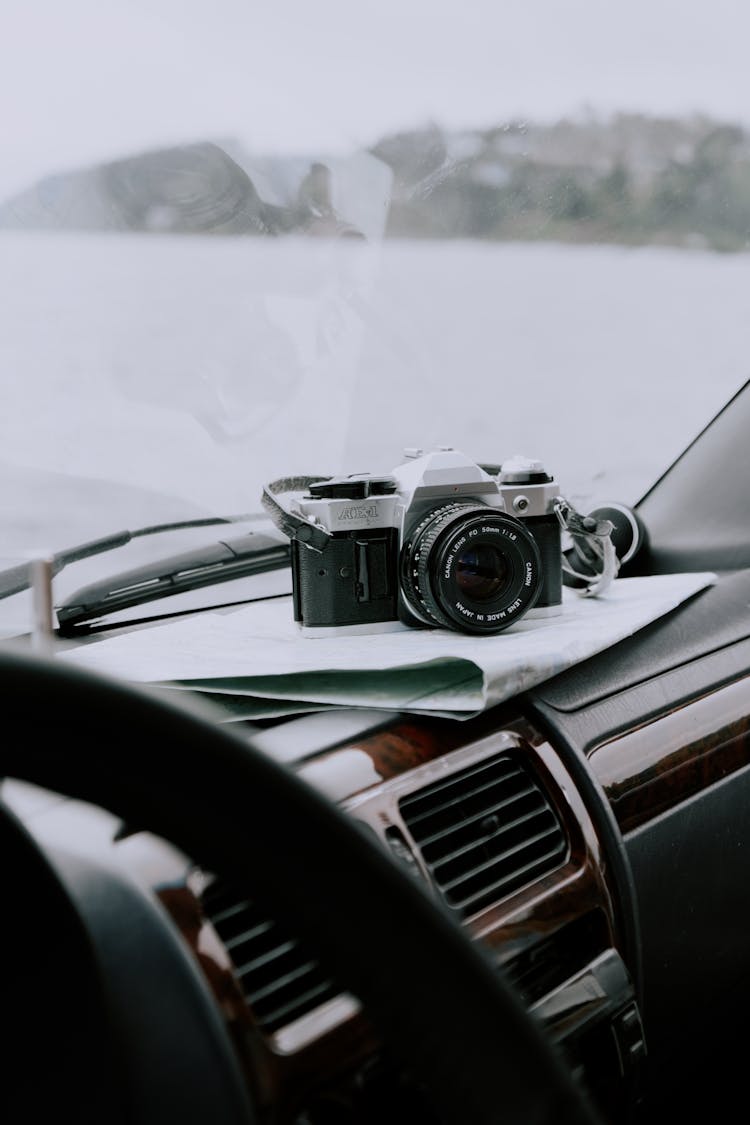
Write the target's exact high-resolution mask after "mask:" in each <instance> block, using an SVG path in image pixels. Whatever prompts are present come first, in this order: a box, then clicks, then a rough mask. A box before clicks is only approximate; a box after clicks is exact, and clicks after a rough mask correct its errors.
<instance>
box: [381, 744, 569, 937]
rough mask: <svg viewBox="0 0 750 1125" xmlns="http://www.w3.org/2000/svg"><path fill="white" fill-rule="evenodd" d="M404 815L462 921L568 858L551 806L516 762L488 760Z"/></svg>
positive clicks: (412, 800) (416, 800)
mask: <svg viewBox="0 0 750 1125" xmlns="http://www.w3.org/2000/svg"><path fill="white" fill-rule="evenodd" d="M399 809H400V811H401V815H402V817H403V819H404V823H405V824H406V826H407V828H408V829H409V832H410V833H411V835H412V838H413V840H414V842H415V843H416V844H417V846H418V848H419V850H420V852H421V855H422V859H423V860H424V863H425V865H426V867H427V869H428V870H429V872H430V875H431V876H432V879H433V881H434V883H435V885H436V886H437V888H438V889H439V890H440V892H441V894H442V895H443V898H444V899H445V901H446V902H447V903H448V905H449V906H450V907H451V908H452V909H454V910H455V911H457V912H458V913H459V914H460V915H461V917H463V918H468V917H469V916H470V915H472V914H476V913H477V912H478V911H479V910H482V909H484V908H485V907H487V906H490V905H492V904H494V903H496V902H499V901H500V899H502V898H505V897H506V896H507V895H509V894H512V893H514V892H515V891H517V890H519V889H520V888H521V887H524V886H526V885H527V884H528V883H530V882H532V881H533V880H535V879H538V878H540V877H541V876H543V875H546V874H547V873H548V872H549V871H552V870H554V869H555V868H556V867H559V866H560V864H562V863H563V862H564V861H565V859H566V858H567V854H568V845H567V840H566V838H565V834H564V832H563V829H562V825H561V824H560V821H559V820H558V818H557V816H556V814H555V812H554V811H553V809H552V806H551V804H550V802H549V801H548V800H547V798H546V797H545V795H544V793H543V792H542V790H541V788H540V787H539V784H538V782H537V781H536V780H535V778H534V777H533V776H532V774H531V773H530V772H529V771H528V770H527V769H526V768H525V767H524V765H523V764H522V763H521V762H520V761H519V760H518V759H517V758H516V757H515V756H513V755H511V754H506V753H503V754H497V755H494V756H492V757H490V758H484V759H483V760H482V761H479V762H475V763H473V764H472V765H471V766H467V767H466V768H464V769H461V770H458V771H457V772H456V773H453V774H451V775H450V776H449V777H444V778H441V779H440V780H439V781H435V782H432V783H431V784H430V785H427V786H425V788H423V789H419V790H417V791H416V792H414V793H409V794H408V795H407V796H405V797H402V798H401V800H400V801H399Z"/></svg>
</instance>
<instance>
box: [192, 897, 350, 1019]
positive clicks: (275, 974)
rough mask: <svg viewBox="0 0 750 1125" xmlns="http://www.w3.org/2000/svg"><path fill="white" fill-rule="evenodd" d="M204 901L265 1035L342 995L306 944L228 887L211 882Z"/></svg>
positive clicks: (205, 912)
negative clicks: (265, 1032)
mask: <svg viewBox="0 0 750 1125" xmlns="http://www.w3.org/2000/svg"><path fill="white" fill-rule="evenodd" d="M201 901H202V904H203V911H204V914H205V916H206V918H207V919H208V920H209V921H210V922H211V924H212V925H213V927H214V929H215V930H216V932H217V933H218V935H219V937H220V938H221V939H222V941H223V943H224V945H225V947H226V949H227V952H228V953H229V956H230V957H231V959H232V963H233V965H234V969H235V976H236V977H237V979H238V981H239V983H240V986H241V988H242V990H243V992H244V995H245V999H246V1000H247V1002H248V1004H249V1005H250V1007H251V1008H252V1010H253V1013H254V1015H255V1018H256V1020H257V1021H258V1023H259V1024H260V1026H261V1027H262V1028H263V1030H264V1031H267V1032H273V1031H276V1030H278V1029H279V1028H280V1027H284V1026H286V1025H287V1024H289V1023H291V1022H292V1021H293V1020H296V1019H299V1018H300V1016H303V1015H306V1014H307V1013H308V1012H311V1011H313V1010H314V1009H315V1008H317V1007H318V1006H319V1005H320V1004H323V1003H325V1001H327V1000H330V999H332V998H333V997H334V996H338V995H340V993H341V989H340V988H337V987H336V985H335V984H333V982H332V981H330V980H328V978H327V977H326V976H325V974H324V973H323V971H322V969H321V968H320V966H319V964H318V962H317V961H316V959H315V957H314V956H312V955H311V954H310V952H309V951H308V950H307V949H306V948H305V946H304V944H303V943H302V942H300V941H297V940H295V939H294V938H292V937H291V936H290V935H288V934H287V933H286V932H285V930H284V929H283V928H282V927H281V926H280V925H279V924H278V923H277V922H274V921H272V919H270V918H269V917H268V915H267V914H265V913H264V912H263V911H261V910H260V909H259V908H258V907H257V905H256V904H255V903H253V902H250V901H249V900H248V899H246V898H243V897H242V896H241V895H239V894H237V893H235V891H234V890H233V888H231V887H230V886H228V885H227V884H226V883H222V882H220V881H219V880H217V881H215V882H214V883H212V884H211V885H210V886H209V887H208V888H207V889H206V890H205V891H204V892H203V894H202V896H201Z"/></svg>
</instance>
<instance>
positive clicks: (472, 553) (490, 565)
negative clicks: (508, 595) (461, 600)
mask: <svg viewBox="0 0 750 1125" xmlns="http://www.w3.org/2000/svg"><path fill="white" fill-rule="evenodd" d="M512 573H513V569H512V567H511V566H510V564H509V562H508V556H507V554H506V553H505V551H501V550H499V549H498V548H497V547H496V546H495V545H494V544H492V543H484V544H482V546H480V547H473V548H471V549H470V550H467V551H462V552H461V554H460V555H459V556H458V559H457V560H456V585H457V586H458V588H459V590H460V591H461V593H463V594H466V596H467V598H470V599H471V601H474V602H489V601H492V600H493V599H494V598H497V597H499V596H500V594H501V593H502V592H503V590H504V588H505V587H506V586H507V585H508V581H509V579H510V577H511V574H512Z"/></svg>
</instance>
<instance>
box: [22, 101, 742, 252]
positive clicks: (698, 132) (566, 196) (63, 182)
mask: <svg viewBox="0 0 750 1125" xmlns="http://www.w3.org/2000/svg"><path fill="white" fill-rule="evenodd" d="M369 155H370V156H375V157H377V158H378V160H379V161H381V162H382V163H381V164H380V165H379V166H380V167H381V168H383V165H387V167H388V169H389V170H390V173H391V175H392V185H393V186H392V193H391V202H390V210H389V213H388V218H387V225H386V228H385V233H386V236H389V237H396V238H431V239H434V238H477V239H491V240H557V241H575V242H589V243H591V242H610V243H611V242H616V243H625V244H633V245H639V244H647V243H648V244H669V245H680V246H694V247H705V248H710V249H713V250H722V251H739V250H747V249H748V248H750V135H749V134H748V132H747V131H746V130H744V129H743V128H741V127H740V126H738V125H735V124H731V123H727V122H721V121H715V120H711V119H709V118H705V117H691V118H687V119H663V118H649V117H645V116H640V115H632V114H631V115H619V116H615V117H612V118H609V119H606V120H598V119H593V118H592V119H590V120H577V121H568V120H563V121H559V122H557V123H555V124H551V125H541V124H533V123H520V122H506V123H502V124H499V125H497V126H496V127H494V128H490V129H475V130H464V131H461V132H455V131H447V130H444V129H442V128H440V127H439V126H438V125H432V126H429V127H426V128H422V129H416V130H412V131H410V132H404V133H399V134H393V135H390V136H385V137H383V138H381V139H380V140H379V141H378V142H377V143H376V144H374V145H373V146H372V147H371V148H370V150H369ZM258 169H259V170H260V171H259V173H258V174H256V170H258ZM384 171H385V169H384ZM331 186H332V182H331V171H330V168H329V167H328V166H327V165H326V164H324V163H322V162H317V161H313V162H311V161H310V160H308V159H306V158H303V157H295V158H290V159H286V160H285V159H282V158H276V159H273V160H269V159H264V158H262V157H258V158H249V157H248V156H247V154H244V153H242V150H241V148H240V147H239V146H236V145H234V146H233V145H232V144H231V143H227V144H224V143H214V142H209V141H206V142H204V143H198V144H194V145H183V146H175V147H173V148H164V149H160V150H157V151H155V152H146V153H137V154H132V155H129V156H125V157H123V158H122V159H121V160H117V161H112V162H109V163H106V164H101V165H97V166H95V167H92V168H86V169H81V170H78V171H74V172H71V173H66V174H63V175H59V176H50V177H47V178H45V179H43V180H41V181H39V182H38V183H37V184H34V185H33V186H31V187H30V188H29V189H28V190H27V191H25V192H22V193H20V194H19V195H17V196H15V197H14V198H13V199H10V200H7V201H6V202H5V203H3V204H0V227H5V228H24V229H28V228H37V229H38V228H46V229H68V230H70V229H79V230H80V229H85V230H137V231H157V232H160V233H169V232H174V233H182V234H184V233H191V234H192V233H195V234H234V235H283V234H286V233H305V234H308V233H310V234H324V235H327V234H336V235H340V234H349V235H358V234H360V231H359V230H358V228H357V225H356V224H353V223H351V222H349V221H347V216H346V215H339V214H337V213H336V211H335V210H334V208H333V206H332V203H331V199H332V190H331Z"/></svg>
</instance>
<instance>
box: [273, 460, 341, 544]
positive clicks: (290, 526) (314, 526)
mask: <svg viewBox="0 0 750 1125" xmlns="http://www.w3.org/2000/svg"><path fill="white" fill-rule="evenodd" d="M329 477H330V474H325V473H322V474H321V475H320V476H317V477H279V479H278V480H274V481H271V483H270V484H267V485H265V486H264V488H263V495H262V496H261V503H262V504H263V507H264V508H265V509H266V511H267V512H268V514H269V516H270V517H271V519H272V520H273V522H274V523H275V524H276V526H277V527H278V529H279V530H280V531H283V532H284V534H285V535H288V536H289V538H290V539H297V540H298V541H299V542H300V543H304V544H305V546H306V547H310V548H311V549H312V550H313V551H324V550H325V548H326V547H327V546H328V543H329V541H330V539H331V533H330V531H328V530H327V529H326V528H325V527H322V526H321V525H320V524H318V523H314V522H313V521H312V520H310V519H307V517H306V516H303V515H302V514H301V513H300V512H295V511H293V510H292V508H291V507H290V505H289V504H288V503H285V502H284V500H283V497H284V496H285V495H287V494H289V495H291V493H293V492H305V491H306V490H307V489H308V488H309V487H310V485H311V484H316V483H317V482H318V481H321V480H328V479H329Z"/></svg>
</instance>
